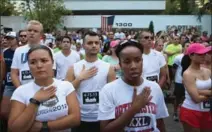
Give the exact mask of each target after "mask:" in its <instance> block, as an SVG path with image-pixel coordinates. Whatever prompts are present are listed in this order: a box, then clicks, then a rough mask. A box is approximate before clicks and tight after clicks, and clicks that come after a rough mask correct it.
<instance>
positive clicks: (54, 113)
mask: <svg viewBox="0 0 212 132" xmlns="http://www.w3.org/2000/svg"><path fill="white" fill-rule="evenodd" d="M53 85H54V86H55V87H56V88H57V91H56V94H55V95H56V96H55V97H53V98H51V99H49V100H47V101H45V102H43V103H41V104H40V106H39V108H38V111H37V116H36V121H40V122H44V121H54V120H57V119H59V118H61V117H64V116H66V115H68V105H67V101H66V97H67V96H68V95H69V94H71V93H72V92H73V91H74V87H73V85H72V84H71V83H69V82H68V81H60V80H57V79H54V83H53ZM40 88H41V86H38V85H37V84H35V83H34V81H32V82H30V83H27V84H25V85H21V86H20V87H18V88H17V89H16V90H15V92H14V93H13V95H12V97H11V100H16V101H18V102H21V103H23V104H25V105H29V103H30V101H29V100H30V98H32V97H33V96H34V95H35V93H36V92H37V91H38V90H40ZM26 91H27V94H26ZM60 132H61V131H60ZM63 132H64V131H63Z"/></svg>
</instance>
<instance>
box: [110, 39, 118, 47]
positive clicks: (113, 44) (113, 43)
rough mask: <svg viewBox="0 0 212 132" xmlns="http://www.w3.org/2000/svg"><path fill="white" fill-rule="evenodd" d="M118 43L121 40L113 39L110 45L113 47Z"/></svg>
mask: <svg viewBox="0 0 212 132" xmlns="http://www.w3.org/2000/svg"><path fill="white" fill-rule="evenodd" d="M118 44H119V40H114V41H111V42H110V47H111V48H114V47H116V46H117V45H118Z"/></svg>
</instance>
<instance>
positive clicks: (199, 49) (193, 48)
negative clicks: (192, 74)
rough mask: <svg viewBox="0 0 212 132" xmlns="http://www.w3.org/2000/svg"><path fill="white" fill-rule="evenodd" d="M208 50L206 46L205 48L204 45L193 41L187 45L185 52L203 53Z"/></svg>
mask: <svg viewBox="0 0 212 132" xmlns="http://www.w3.org/2000/svg"><path fill="white" fill-rule="evenodd" d="M208 51H209V49H208V48H206V47H205V46H204V45H202V44H200V43H193V44H191V45H189V47H188V49H187V52H186V54H187V55H190V54H193V53H194V54H205V53H207V52H208Z"/></svg>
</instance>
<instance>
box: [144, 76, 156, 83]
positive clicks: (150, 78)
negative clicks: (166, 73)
mask: <svg viewBox="0 0 212 132" xmlns="http://www.w3.org/2000/svg"><path fill="white" fill-rule="evenodd" d="M146 79H147V80H149V81H155V82H158V76H149V77H146Z"/></svg>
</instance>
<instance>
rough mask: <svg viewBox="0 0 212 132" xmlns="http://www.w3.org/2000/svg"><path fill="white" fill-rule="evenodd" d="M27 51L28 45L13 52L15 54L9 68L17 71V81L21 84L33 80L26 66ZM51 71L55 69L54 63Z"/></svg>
mask: <svg viewBox="0 0 212 132" xmlns="http://www.w3.org/2000/svg"><path fill="white" fill-rule="evenodd" d="M29 50H30V46H29V45H28V44H27V45H24V46H21V47H18V48H17V49H16V50H15V53H14V56H13V61H12V65H11V68H12V69H18V70H19V80H20V82H21V84H26V83H28V82H30V81H32V80H33V76H32V74H31V72H30V69H29V65H28V58H27V53H28V51H29ZM51 51H52V50H51ZM52 54H53V51H52ZM53 55H54V54H53ZM53 69H56V63H55V61H54V66H53Z"/></svg>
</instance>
